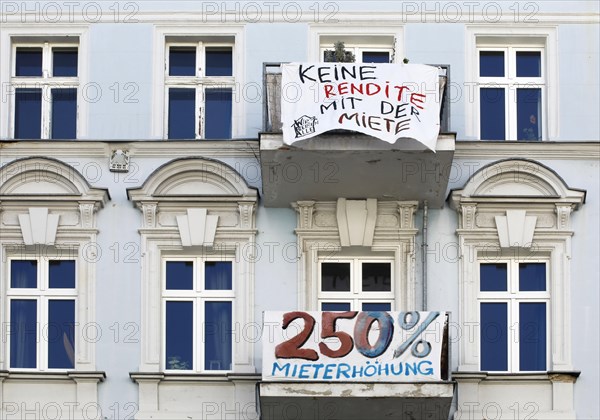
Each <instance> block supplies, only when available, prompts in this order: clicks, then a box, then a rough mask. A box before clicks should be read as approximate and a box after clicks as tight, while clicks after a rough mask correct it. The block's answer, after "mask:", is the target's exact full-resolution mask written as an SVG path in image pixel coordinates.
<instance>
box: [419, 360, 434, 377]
mask: <svg viewBox="0 0 600 420" xmlns="http://www.w3.org/2000/svg"><path fill="white" fill-rule="evenodd" d="M423 364H427V365H428V366H431V362H430V361H429V360H423V361H422V362H420V363H419V373H420V374H421V375H433V368H431V367H428V368H425V369H422V368H421V366H422V365H423Z"/></svg>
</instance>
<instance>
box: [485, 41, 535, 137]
mask: <svg viewBox="0 0 600 420" xmlns="http://www.w3.org/2000/svg"><path fill="white" fill-rule="evenodd" d="M477 53H478V56H479V57H478V61H477V62H478V63H479V69H478V73H477V75H478V87H479V134H480V138H481V139H482V140H520V141H539V140H542V138H543V137H544V136H545V134H544V130H543V127H544V125H543V124H544V123H545V117H544V101H545V99H544V95H545V86H546V81H545V75H544V72H543V68H544V66H543V63H544V55H543V53H544V50H543V48H525V47H519V46H508V47H502V48H500V47H494V46H489V47H486V46H484V45H479V48H478V50H477Z"/></svg>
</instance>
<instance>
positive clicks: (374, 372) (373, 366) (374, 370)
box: [365, 362, 377, 378]
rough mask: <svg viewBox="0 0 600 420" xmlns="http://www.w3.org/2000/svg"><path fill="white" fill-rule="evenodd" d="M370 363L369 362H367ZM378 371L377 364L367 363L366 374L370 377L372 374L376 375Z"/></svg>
mask: <svg viewBox="0 0 600 420" xmlns="http://www.w3.org/2000/svg"><path fill="white" fill-rule="evenodd" d="M367 363H369V362H367ZM369 369H373V372H371V371H370V370H369ZM376 373H377V366H375V365H367V367H366V368H365V376H366V377H368V378H370V377H371V376H375V374H376Z"/></svg>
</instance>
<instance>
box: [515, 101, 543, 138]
mask: <svg viewBox="0 0 600 420" xmlns="http://www.w3.org/2000/svg"><path fill="white" fill-rule="evenodd" d="M517 136H518V138H517V140H534V141H535V140H541V139H542V89H517Z"/></svg>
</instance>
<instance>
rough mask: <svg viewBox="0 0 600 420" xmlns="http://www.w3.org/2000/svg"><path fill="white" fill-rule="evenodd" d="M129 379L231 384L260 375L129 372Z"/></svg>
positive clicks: (137, 380) (259, 378) (256, 379)
mask: <svg viewBox="0 0 600 420" xmlns="http://www.w3.org/2000/svg"><path fill="white" fill-rule="evenodd" d="M129 377H130V378H131V380H133V381H134V382H137V383H139V382H143V381H158V382H163V381H164V382H233V381H255V382H258V381H260V380H261V375H259V374H255V373H232V372H229V373H214V374H211V373H172V372H169V373H165V372H131V373H129Z"/></svg>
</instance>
